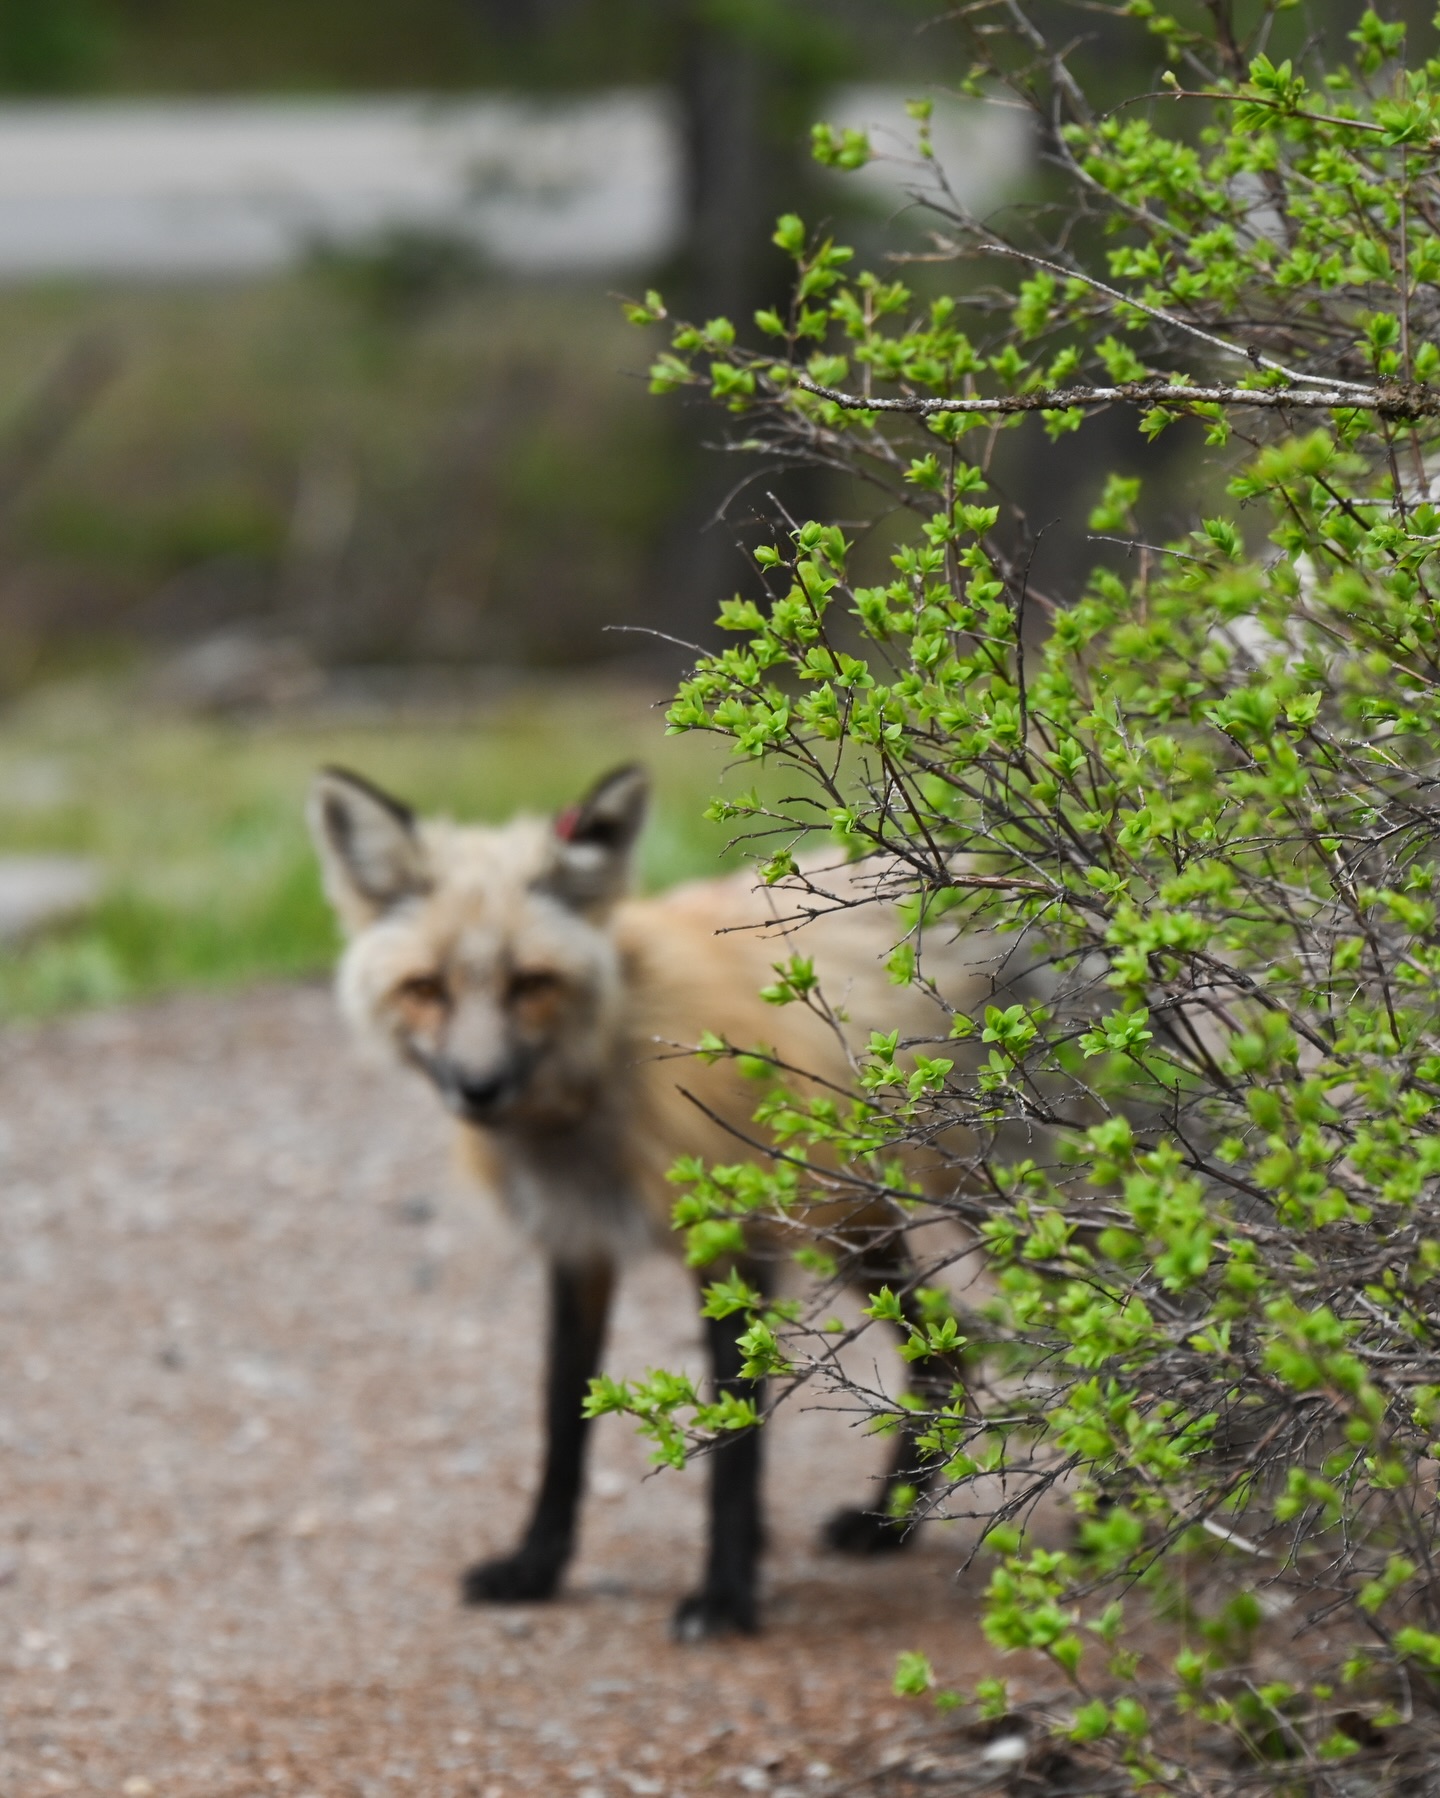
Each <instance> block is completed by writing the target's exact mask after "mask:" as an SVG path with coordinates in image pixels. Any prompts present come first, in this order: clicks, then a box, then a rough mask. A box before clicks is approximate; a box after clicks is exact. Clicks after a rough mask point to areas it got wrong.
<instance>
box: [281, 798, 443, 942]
mask: <svg viewBox="0 0 1440 1798" xmlns="http://www.w3.org/2000/svg"><path fill="white" fill-rule="evenodd" d="M307 815H308V818H309V823H310V834H311V836H312V837H314V839H315V847H316V849H317V850H318V852H319V855H320V865H321V867H322V868H323V869H324V873H325V891H326V893H327V894H328V895H329V898H330V903H331V904H332V905H333V906H334V907H335V910H336V911H337V912H338V913H339V916H340V921H341V923H342V924H343V925H344V926H345V928H346V929H347V930H352V931H353V930H363V929H364V927H365V926H366V925H367V924H369V923H371V922H373V921H374V919H375V918H376V917H377V916H378V915H379V913H381V912H383V911H384V910H386V908H387V907H389V906H391V905H394V904H396V903H397V902H398V901H399V900H401V899H404V898H408V897H409V896H411V895H412V894H415V893H423V892H425V891H426V890H427V889H428V887H429V885H430V880H429V875H428V872H427V870H426V866H425V851H424V848H423V846H422V845H421V842H420V839H419V837H418V836H417V835H416V832H415V814H414V812H412V811H411V810H410V807H409V806H408V805H405V804H403V803H402V802H401V801H400V800H398V799H392V798H391V797H390V795H389V794H388V793H382V792H381V791H380V789H379V787H374V786H371V784H370V782H369V781H368V780H362V779H361V777H360V776H359V775H358V774H351V773H350V772H349V771H348V770H347V769H344V768H323V769H322V770H321V771H320V773H319V774H317V775H316V777H315V784H314V786H313V787H312V788H311V789H310V804H309V807H308V810H307Z"/></svg>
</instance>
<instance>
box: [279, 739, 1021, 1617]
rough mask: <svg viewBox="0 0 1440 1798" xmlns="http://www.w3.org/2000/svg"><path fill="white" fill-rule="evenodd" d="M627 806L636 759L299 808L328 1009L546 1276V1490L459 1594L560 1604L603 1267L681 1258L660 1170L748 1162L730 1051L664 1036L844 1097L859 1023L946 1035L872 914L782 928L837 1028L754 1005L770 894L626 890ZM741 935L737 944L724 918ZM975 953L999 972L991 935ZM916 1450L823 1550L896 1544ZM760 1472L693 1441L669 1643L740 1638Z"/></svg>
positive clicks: (953, 976)
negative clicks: (521, 809) (495, 1202)
mask: <svg viewBox="0 0 1440 1798" xmlns="http://www.w3.org/2000/svg"><path fill="white" fill-rule="evenodd" d="M646 800H647V782H646V778H645V775H644V774H643V772H642V771H641V770H640V769H638V768H634V767H625V768H620V769H618V770H616V771H615V772H613V773H611V774H609V775H607V776H606V777H605V778H604V779H603V780H601V781H599V782H598V783H597V784H596V785H595V786H594V787H593V788H592V789H591V791H590V792H589V793H588V794H587V795H586V796H585V797H584V798H583V799H582V800H581V801H580V802H579V804H578V805H575V806H572V807H570V808H569V809H567V810H566V811H564V812H562V813H561V814H560V815H559V816H558V817H557V818H554V819H540V818H535V817H524V816H522V817H518V818H515V819H513V820H512V821H511V822H510V823H508V824H503V825H498V826H493V827H492V826H478V825H477V826H458V825H455V824H451V823H449V822H447V821H440V820H423V821H422V820H420V819H417V818H416V816H415V814H414V813H413V812H412V811H411V810H410V808H409V807H408V806H406V805H404V804H402V803H401V802H400V801H399V800H397V799H393V798H391V797H390V796H389V795H388V794H385V793H382V792H381V791H380V790H379V789H378V788H376V787H374V786H372V785H370V783H369V782H368V781H365V780H363V779H361V778H360V777H359V776H358V775H355V774H350V773H346V772H344V771H343V770H340V769H329V770H326V771H325V772H323V773H321V774H320V775H319V776H318V777H317V779H316V782H315V786H314V791H313V794H312V798H311V803H310V824H311V829H312V831H313V834H314V838H315V843H316V846H317V848H318V851H319V855H320V860H321V864H322V867H323V871H324V878H325V887H326V891H327V893H328V895H329V897H330V900H331V902H332V903H333V905H334V907H335V910H336V912H337V914H338V916H339V919H340V923H341V926H342V928H343V931H344V933H345V936H346V938H347V946H346V949H345V952H344V956H343V958H342V960H341V963H340V968H339V975H338V991H339V999H340V1004H341V1007H342V1009H343V1011H344V1012H345V1014H346V1016H347V1017H348V1018H349V1020H350V1022H351V1023H352V1024H353V1025H354V1026H355V1027H356V1029H357V1030H359V1031H360V1032H361V1033H363V1034H364V1035H367V1036H369V1037H371V1038H373V1039H378V1040H379V1041H380V1042H381V1043H382V1044H384V1045H385V1046H387V1047H388V1048H389V1049H390V1050H391V1051H393V1053H394V1055H395V1056H396V1057H398V1059H399V1060H400V1061H401V1062H403V1063H405V1064H407V1065H408V1066H410V1067H413V1068H415V1069H417V1070H418V1071H419V1072H420V1073H422V1074H423V1075H424V1076H425V1077H426V1078H427V1079H428V1080H429V1081H431V1082H432V1084H433V1085H434V1087H435V1088H436V1090H437V1092H438V1093H439V1095H440V1098H441V1099H442V1101H443V1102H444V1104H445V1105H446V1107H447V1108H448V1109H449V1110H450V1111H451V1112H452V1113H453V1114H454V1116H455V1117H456V1118H457V1119H458V1121H459V1126H460V1130H461V1132H462V1134H463V1137H464V1139H465V1146H466V1148H467V1151H468V1152H469V1154H470V1155H471V1157H472V1158H473V1161H474V1164H475V1166H476V1170H477V1172H478V1173H479V1174H480V1176H481V1177H482V1179H483V1180H484V1181H485V1182H486V1183H487V1184H488V1185H490V1186H491V1187H492V1188H493V1190H494V1191H495V1192H496V1193H497V1194H498V1196H499V1198H500V1200H501V1202H502V1203H503V1205H504V1206H505V1208H506V1210H507V1211H508V1212H509V1213H510V1215H511V1216H512V1217H513V1218H514V1219H515V1221H516V1222H517V1223H518V1224H519V1226H520V1227H521V1228H522V1229H523V1230H524V1231H526V1232H527V1233H528V1234H529V1235H530V1236H531V1237H532V1238H533V1240H534V1241H535V1242H536V1243H537V1245H538V1246H539V1247H540V1249H541V1251H542V1252H543V1253H544V1254H545V1256H546V1257H547V1259H548V1262H549V1271H550V1306H551V1314H550V1337H549V1367H548V1371H547V1375H546V1420H547V1425H548V1445H547V1449H546V1455H545V1464H544V1472H543V1476H542V1478H541V1482H540V1489H539V1495H538V1498H537V1500H536V1504H535V1509H534V1513H533V1515H532V1517H531V1520H530V1523H529V1527H528V1528H527V1529H526V1531H525V1534H524V1536H523V1537H522V1539H521V1541H520V1543H519V1546H518V1547H517V1548H516V1549H515V1551H514V1552H513V1553H512V1554H509V1555H506V1556H504V1557H502V1558H500V1559H496V1560H489V1561H483V1562H481V1563H479V1564H478V1565H476V1566H473V1567H471V1568H470V1569H469V1570H468V1571H467V1572H466V1573H465V1574H464V1576H463V1580H462V1593H463V1596H464V1598H465V1599H466V1601H467V1602H470V1603H473V1604H487V1603H506V1602H513V1601H519V1600H535V1599H544V1598H549V1597H551V1596H552V1595H553V1594H554V1592H555V1591H556V1589H557V1587H558V1585H559V1582H560V1579H561V1576H562V1573H563V1571H564V1568H565V1565H566V1563H567V1561H568V1560H569V1557H570V1553H571V1549H572V1546H573V1543H574V1536H575V1518H576V1509H577V1504H578V1499H579V1494H580V1489H581V1484H582V1479H583V1472H584V1453H585V1439H586V1428H587V1426H586V1422H585V1419H584V1417H583V1415H582V1404H583V1400H584V1398H585V1395H586V1391H587V1388H588V1384H589V1381H590V1379H591V1377H592V1376H593V1375H594V1374H595V1372H596V1371H597V1368H598V1364H599V1358H600V1354H601V1349H602V1346H603V1339H604V1333H605V1325H606V1317H607V1313H608V1310H609V1306H610V1299H611V1293H612V1290H613V1287H614V1282H615V1277H616V1269H617V1266H618V1265H619V1264H620V1263H621V1262H623V1261H624V1260H625V1259H626V1258H627V1257H629V1256H631V1255H633V1254H635V1253H637V1252H638V1251H640V1250H642V1249H643V1248H645V1247H646V1246H648V1245H650V1244H652V1243H656V1242H659V1243H662V1244H671V1245H674V1244H675V1243H676V1241H677V1239H676V1237H675V1235H674V1233H673V1232H672V1230H671V1229H670V1228H669V1213H670V1209H671V1206H672V1204H673V1201H674V1197H675V1189H674V1188H673V1186H670V1185H669V1184H667V1181H666V1173H667V1170H668V1169H669V1168H670V1167H671V1166H672V1164H673V1163H674V1162H675V1160H676V1159H677V1158H678V1157H679V1156H681V1155H684V1154H688V1155H699V1156H703V1157H705V1158H706V1159H707V1160H712V1161H734V1160H737V1159H741V1158H743V1155H744V1151H743V1149H741V1148H740V1147H739V1145H737V1141H736V1138H735V1135H734V1134H733V1133H732V1131H731V1130H730V1129H729V1128H727V1126H732V1125H733V1126H735V1127H737V1128H739V1129H742V1130H743V1129H745V1128H746V1127H747V1126H748V1125H749V1120H750V1117H751V1114H752V1113H753V1111H754V1108H755V1103H756V1093H755V1088H754V1086H753V1084H752V1083H750V1082H748V1081H746V1080H744V1079H743V1078H742V1077H741V1076H740V1075H739V1073H737V1071H736V1069H735V1066H734V1064H733V1062H731V1061H728V1060H723V1059H722V1060H719V1061H717V1062H715V1063H714V1064H713V1065H710V1066H704V1065H700V1064H699V1063H698V1062H697V1060H696V1059H695V1058H693V1057H684V1058H681V1057H678V1056H677V1055H676V1053H675V1046H676V1045H694V1044H696V1043H698V1041H699V1040H700V1037H701V1034H702V1032H704V1031H710V1032H714V1033H715V1034H717V1035H719V1036H721V1037H723V1038H724V1039H725V1041H726V1042H728V1043H731V1044H734V1045H737V1046H741V1047H750V1046H753V1045H755V1044H756V1043H758V1042H761V1041H763V1042H764V1043H765V1044H766V1045H767V1046H771V1047H773V1049H774V1052H775V1054H776V1056H777V1058H778V1059H779V1060H780V1061H781V1062H783V1063H785V1064H787V1065H789V1066H790V1067H792V1068H797V1069H803V1070H805V1071H806V1072H807V1073H809V1074H813V1075H814V1076H817V1077H818V1078H821V1079H824V1080H829V1081H831V1082H833V1083H835V1084H836V1085H837V1086H840V1087H848V1086H849V1085H850V1084H851V1082H852V1079H853V1072H854V1070H853V1066H852V1063H851V1059H850V1057H851V1055H852V1053H853V1052H854V1050H855V1049H857V1048H863V1046H864V1045H865V1044H866V1043H867V1042H868V1040H869V1034H870V1031H871V1029H872V1028H881V1029H884V1030H887V1031H888V1030H895V1029H897V1028H898V1029H899V1030H900V1032H901V1037H902V1039H903V1040H908V1041H910V1042H916V1041H931V1040H933V1039H934V1038H935V1037H936V1036H937V1035H939V1036H943V1035H944V1033H945V1030H946V1027H947V1023H948V1020H947V1018H946V1017H945V1014H944V1012H943V1011H942V1010H941V1009H940V1008H939V1007H937V1005H936V1004H935V1002H934V1000H933V999H932V998H928V997H927V996H925V995H924V994H923V993H921V992H920V991H918V990H917V989H916V988H914V987H897V986H896V985H894V984H893V983H892V982H891V981H890V980H889V979H888V977H887V975H886V973H885V968H884V960H883V958H884V957H885V955H886V953H887V952H888V951H889V950H890V949H891V948H892V947H893V944H894V939H895V936H896V934H897V929H896V925H895V922H894V914H893V913H892V912H890V910H889V908H886V907H881V906H876V905H863V906H858V907H854V908H849V907H845V906H840V907H837V909H835V910H834V911H833V912H831V913H830V914H829V915H827V916H822V917H820V918H819V919H816V920H815V921H813V922H811V923H809V924H808V925H806V927H805V929H804V932H803V935H802V937H801V938H800V939H799V944H798V946H799V947H800V948H802V949H803V951H804V952H805V954H806V955H808V956H811V957H813V959H814V962H815V966H816V971H817V973H818V974H819V975H820V977H821V979H822V981H823V982H824V988H825V991H826V992H827V994H829V995H830V996H831V998H832V999H833V1000H834V1001H835V1002H836V1004H837V1008H838V1007H839V1006H843V1010H842V1011H841V1012H840V1016H841V1019H842V1020H843V1021H842V1022H841V1024H840V1025H839V1026H838V1027H831V1026H829V1025H827V1023H826V1022H825V1020H823V1019H822V1018H821V1017H819V1016H818V1015H817V1014H816V1012H815V1011H813V1010H812V1009H810V1008H808V1007H806V1006H804V1005H799V1004H792V1005H789V1006H785V1007H778V1008H777V1007H772V1006H769V1005H767V1004H765V1003H764V1002H763V1001H762V1000H761V998H760V997H759V993H760V989H761V988H762V987H763V986H765V985H766V984H767V982H769V981H770V980H771V979H772V978H773V974H772V965H773V963H774V962H775V960H776V956H777V943H776V940H775V939H776V927H775V920H776V911H777V908H776V904H775V896H774V893H773V892H764V891H762V892H760V893H757V891H756V889H755V883H754V880H753V877H751V876H746V875H740V876H730V877H726V878H721V879H715V880H708V881H699V882H695V883H693V884H690V885H686V886H681V887H677V888H675V889H673V890H672V891H670V892H667V893H662V894H660V895H658V896H657V897H653V898H630V897H627V887H628V885H629V870H630V861H631V851H632V849H633V847H634V844H635V841H636V838H637V836H638V835H639V832H640V829H641V825H642V823H643V820H644V815H645V809H646ZM767 924H768V925H769V926H770V928H769V929H768V930H767V929H765V928H764V926H766V925H767ZM745 925H750V926H753V927H754V928H750V929H745V928H736V927H737V926H745ZM789 946H791V945H783V944H782V945H781V948H782V949H788V947H789ZM989 952H990V954H991V957H992V959H993V955H994V943H993V940H992V942H991V944H990V946H989ZM985 955H986V949H985V947H984V945H983V944H981V943H980V942H979V940H978V939H976V938H970V939H962V940H961V941H959V942H957V943H955V944H952V945H950V946H949V947H948V948H945V949H942V950H941V952H940V962H941V968H942V971H941V974H940V979H941V984H942V985H943V987H944V990H945V997H946V1000H947V1001H948V1003H949V1004H951V1005H953V1006H955V1007H958V1008H959V1009H962V1010H966V1011H969V1010H973V1009H974V1008H975V1007H976V1006H977V1005H981V1004H983V1003H984V1002H985V1000H986V999H988V998H990V997H991V996H992V995H993V993H994V991H995V987H996V982H995V978H994V976H993V974H992V972H991V971H990V964H989V963H988V962H987V961H986V960H985ZM929 971H930V972H931V973H932V974H934V973H935V969H934V968H931V969H930V970H929ZM682 1088H688V1089H689V1092H688V1093H687V1092H685V1091H682ZM692 1095H693V1096H692ZM697 1101H698V1102H697ZM853 1221H854V1220H853V1219H852V1220H851V1226H847V1231H848V1233H847V1232H844V1231H842V1232H841V1236H842V1239H843V1240H844V1241H845V1242H846V1243H848V1245H849V1247H850V1249H851V1251H852V1252H851V1254H850V1255H849V1258H848V1269H849V1271H850V1272H851V1273H852V1274H853V1278H854V1280H855V1281H856V1283H857V1284H859V1285H861V1286H864V1287H867V1288H872V1289H873V1288H874V1287H875V1286H878V1285H879V1284H880V1283H881V1282H883V1281H889V1282H890V1283H892V1284H894V1285H896V1286H898V1287H900V1288H901V1289H902V1290H903V1289H904V1287H905V1284H906V1280H907V1277H908V1274H907V1263H906V1261H905V1258H904V1251H903V1248H902V1247H901V1238H900V1236H899V1234H898V1232H897V1230H896V1228H895V1224H896V1221H897V1220H896V1216H895V1215H893V1214H887V1215H886V1216H885V1217H882V1218H881V1219H880V1220H879V1227H873V1226H872V1227H870V1228H868V1229H865V1230H863V1231H861V1232H860V1233H859V1234H858V1235H857V1234H856V1232H855V1230H854V1229H853V1227H852V1226H853ZM887 1226H888V1227H887ZM857 1244H858V1245H859V1246H857ZM752 1246H753V1253H747V1255H746V1256H745V1257H743V1258H742V1260H741V1262H740V1263H739V1265H740V1267H741V1271H743V1273H744V1274H745V1276H746V1278H747V1279H749V1280H750V1282H751V1284H752V1285H754V1286H757V1287H759V1288H760V1289H761V1290H764V1289H765V1286H766V1265H765V1260H764V1258H763V1246H764V1245H763V1244H762V1243H759V1242H756V1243H755V1244H754V1245H752ZM712 1277H713V1274H712ZM743 1327H744V1319H743V1316H741V1317H731V1318H728V1319H725V1320H720V1321H710V1322H709V1323H708V1324H707V1331H708V1346H709V1350H710V1355H711V1361H712V1368H713V1377H714V1381H715V1385H716V1388H717V1390H718V1391H721V1392H724V1391H727V1390H729V1391H738V1390H743V1391H745V1392H746V1393H751V1394H753V1393H754V1387H753V1386H752V1385H751V1384H750V1382H748V1381H744V1380H742V1379H741V1376H740V1368H741V1364H742V1356H741V1354H740V1351H739V1349H738V1347H737V1337H738V1335H739V1334H740V1333H741V1331H742V1330H743ZM952 1378H953V1369H951V1370H950V1372H949V1374H948V1375H946V1374H944V1373H943V1370H942V1373H941V1374H935V1375H931V1376H929V1384H928V1386H927V1385H926V1383H925V1381H924V1379H923V1378H922V1380H921V1382H920V1384H921V1389H922V1390H923V1391H928V1392H929V1395H930V1397H931V1398H932V1399H934V1398H935V1397H936V1395H937V1393H938V1394H939V1396H941V1397H944V1396H946V1395H948V1392H949V1386H950V1380H951V1379H952ZM937 1381H938V1384H937ZM914 1438H915V1432H914V1431H913V1430H912V1431H910V1432H904V1431H902V1432H899V1433H898V1435H897V1441H896V1447H895V1455H894V1461H893V1465H892V1467H891V1470H890V1473H889V1475H888V1477H887V1481H886V1485H885V1489H884V1491H883V1492H882V1493H881V1494H880V1495H879V1497H878V1500H877V1501H876V1502H875V1503H874V1504H872V1505H871V1506H868V1507H859V1508H855V1509H851V1510H846V1511H842V1512H840V1513H839V1514H838V1515H836V1516H835V1517H833V1518H832V1519H831V1520H830V1523H829V1525H828V1526H827V1530H826V1539H827V1541H828V1542H829V1544H830V1546H831V1547H833V1548H835V1549H838V1550H841V1551H844V1552H849V1553H873V1552H877V1551H883V1550H888V1549H895V1548H900V1547H902V1546H903V1545H904V1544H905V1542H906V1540H907V1536H908V1532H907V1531H906V1529H905V1527H904V1525H903V1524H902V1523H900V1522H898V1521H896V1520H895V1519H894V1518H892V1517H891V1515H890V1509H889V1500H890V1496H891V1494H892V1493H893V1492H894V1490H895V1489H896V1488H897V1487H898V1486H900V1485H902V1484H906V1483H911V1484H914V1483H917V1482H919V1483H923V1479H924V1469H923V1468H920V1469H919V1470H918V1471H917V1460H918V1458H919V1457H918V1456H917V1451H916V1444H915V1439H914ZM759 1473H760V1439H759V1434H758V1433H757V1432H756V1431H754V1430H750V1431H748V1432H743V1433H740V1434H738V1435H736V1436H734V1437H732V1438H728V1439H726V1440H725V1441H724V1443H723V1445H722V1446H720V1447H718V1448H717V1449H715V1450H714V1452H713V1453H712V1456H711V1463H710V1544H709V1554H708V1559H707V1561H706V1566H705V1573H704V1578H703V1581H702V1583H701V1585H700V1588H699V1589H698V1591H696V1592H695V1593H693V1594H691V1595H690V1596H689V1597H688V1598H686V1599H685V1600H684V1601H683V1602H682V1603H681V1605H680V1607H679V1609H678V1611H677V1613H676V1616H675V1625H674V1628H675V1633H676V1635H677V1636H678V1637H680V1638H681V1639H698V1638H700V1637H704V1636H709V1635H713V1634H718V1633H723V1632H726V1631H736V1630H738V1631H743V1632H749V1631H752V1630H754V1629H755V1627H756V1621H757V1612H756V1579H757V1570H758V1562H759V1557H760V1552H761V1547H762V1535H763V1530H762V1523H761V1504H760V1493H759Z"/></svg>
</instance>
